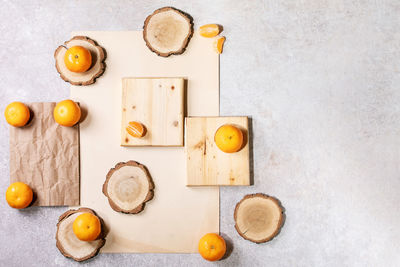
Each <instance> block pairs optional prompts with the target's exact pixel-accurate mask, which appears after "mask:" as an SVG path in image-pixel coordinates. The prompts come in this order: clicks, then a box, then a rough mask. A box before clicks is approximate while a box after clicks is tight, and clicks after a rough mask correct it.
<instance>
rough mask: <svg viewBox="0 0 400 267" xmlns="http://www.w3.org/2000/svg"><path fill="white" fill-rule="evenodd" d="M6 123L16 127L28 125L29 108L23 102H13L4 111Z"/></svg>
mask: <svg viewBox="0 0 400 267" xmlns="http://www.w3.org/2000/svg"><path fill="white" fill-rule="evenodd" d="M4 116H5V117H6V121H7V122H8V123H9V124H10V125H12V126H15V127H22V126H24V125H26V124H27V123H28V121H29V118H30V112H29V108H28V107H27V106H26V105H25V104H24V103H21V102H12V103H11V104H9V105H8V106H7V107H6V110H5V111H4Z"/></svg>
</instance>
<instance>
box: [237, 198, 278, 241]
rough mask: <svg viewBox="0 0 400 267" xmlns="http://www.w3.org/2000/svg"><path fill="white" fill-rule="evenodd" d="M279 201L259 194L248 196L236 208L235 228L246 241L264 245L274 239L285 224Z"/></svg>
mask: <svg viewBox="0 0 400 267" xmlns="http://www.w3.org/2000/svg"><path fill="white" fill-rule="evenodd" d="M283 213H284V212H283V209H282V207H281V205H280V202H279V200H277V199H276V198H274V197H271V196H268V195H265V194H262V193H257V194H250V195H246V196H245V197H244V198H243V199H242V200H241V201H240V202H239V203H237V204H236V208H235V214H234V218H235V222H236V223H235V228H236V230H237V232H238V233H239V235H241V236H242V237H243V238H244V239H247V240H249V241H252V242H255V243H264V242H267V241H269V240H271V239H272V238H274V237H275V236H276V235H277V234H278V233H279V230H280V228H281V226H282V224H283V218H284V214H283Z"/></svg>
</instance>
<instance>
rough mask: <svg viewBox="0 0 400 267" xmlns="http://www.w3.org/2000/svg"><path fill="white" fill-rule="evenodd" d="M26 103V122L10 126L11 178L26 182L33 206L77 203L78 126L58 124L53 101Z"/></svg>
mask: <svg viewBox="0 0 400 267" xmlns="http://www.w3.org/2000/svg"><path fill="white" fill-rule="evenodd" d="M27 105H28V106H29V109H30V110H31V113H33V114H31V117H32V118H31V121H30V122H29V123H28V125H26V126H24V127H22V128H17V127H12V126H11V127H10V181H11V182H17V181H20V182H24V183H26V184H28V185H29V186H30V187H31V188H32V190H33V192H34V195H35V196H36V199H35V198H34V203H33V205H35V206H75V205H79V128H78V127H79V126H77V125H76V126H74V127H64V126H61V125H59V124H57V123H56V122H55V121H54V118H53V109H54V107H55V105H56V103H31V104H27Z"/></svg>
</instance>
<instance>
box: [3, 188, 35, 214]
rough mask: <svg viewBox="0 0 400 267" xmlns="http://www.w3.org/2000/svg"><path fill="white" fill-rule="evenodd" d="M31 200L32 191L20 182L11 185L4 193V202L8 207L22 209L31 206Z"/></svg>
mask: <svg viewBox="0 0 400 267" xmlns="http://www.w3.org/2000/svg"><path fill="white" fill-rule="evenodd" d="M32 199H33V192H32V189H31V188H30V187H29V186H28V185H27V184H24V183H22V182H15V183H12V184H11V185H10V186H9V187H8V188H7V191H6V200H7V203H8V205H10V207H12V208H15V209H24V208H26V207H28V206H29V204H31V202H32Z"/></svg>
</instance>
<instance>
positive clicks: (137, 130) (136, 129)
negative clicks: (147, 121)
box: [125, 121, 146, 138]
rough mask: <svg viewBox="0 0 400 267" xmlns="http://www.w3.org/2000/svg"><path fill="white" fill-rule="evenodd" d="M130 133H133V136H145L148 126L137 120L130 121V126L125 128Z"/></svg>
mask: <svg viewBox="0 0 400 267" xmlns="http://www.w3.org/2000/svg"><path fill="white" fill-rule="evenodd" d="M125 129H126V131H127V132H128V134H130V135H132V136H133V137H137V138H140V137H143V136H144V135H145V133H146V128H145V127H144V126H143V124H141V123H140V122H137V121H130V122H129V123H128V127H126V128H125Z"/></svg>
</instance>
